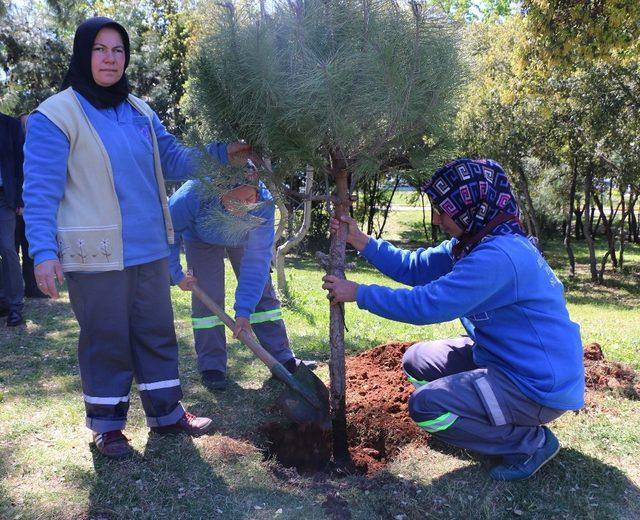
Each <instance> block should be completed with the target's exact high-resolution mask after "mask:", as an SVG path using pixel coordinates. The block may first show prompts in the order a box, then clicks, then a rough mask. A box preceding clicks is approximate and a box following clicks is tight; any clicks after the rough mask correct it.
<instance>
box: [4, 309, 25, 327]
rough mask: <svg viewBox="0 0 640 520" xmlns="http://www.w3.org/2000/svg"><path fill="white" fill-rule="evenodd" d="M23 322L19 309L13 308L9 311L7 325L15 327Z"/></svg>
mask: <svg viewBox="0 0 640 520" xmlns="http://www.w3.org/2000/svg"><path fill="white" fill-rule="evenodd" d="M23 323H24V319H22V313H21V312H20V311H17V310H15V309H14V310H11V311H9V316H7V327H17V326H18V325H22V324H23Z"/></svg>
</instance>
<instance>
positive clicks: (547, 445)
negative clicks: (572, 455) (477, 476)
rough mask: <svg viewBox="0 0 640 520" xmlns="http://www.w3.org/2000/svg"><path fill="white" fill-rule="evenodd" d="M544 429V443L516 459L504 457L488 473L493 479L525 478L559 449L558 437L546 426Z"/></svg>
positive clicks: (512, 479)
mask: <svg viewBox="0 0 640 520" xmlns="http://www.w3.org/2000/svg"><path fill="white" fill-rule="evenodd" d="M542 428H543V429H544V435H545V439H544V444H543V445H542V446H541V447H540V448H538V449H537V450H536V451H535V452H533V455H530V456H522V457H520V458H519V460H518V459H513V460H512V459H506V460H504V461H503V463H502V464H499V465H497V466H496V467H494V468H493V469H491V471H489V475H490V476H491V478H492V479H494V480H504V481H515V480H525V479H527V478H529V477H531V476H533V475H535V473H536V472H537V471H538V470H539V469H540V468H541V467H542V466H544V465H545V464H546V463H547V462H549V461H550V460H551V459H552V458H553V457H555V456H556V455H557V454H558V452H559V451H560V443H559V442H558V438H557V437H556V436H555V435H554V434H553V432H552V431H551V430H550V429H549V428H547V427H546V426H543V427H542Z"/></svg>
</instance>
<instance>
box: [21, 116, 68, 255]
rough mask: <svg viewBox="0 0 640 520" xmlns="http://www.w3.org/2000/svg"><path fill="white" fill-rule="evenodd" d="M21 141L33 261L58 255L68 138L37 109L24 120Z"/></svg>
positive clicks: (25, 198)
mask: <svg viewBox="0 0 640 520" xmlns="http://www.w3.org/2000/svg"><path fill="white" fill-rule="evenodd" d="M27 128H28V132H27V137H26V140H25V145H24V190H23V195H22V197H23V199H24V220H25V223H26V233H27V240H28V241H29V255H30V256H31V257H32V258H33V260H34V263H35V265H38V264H41V263H42V262H44V261H45V260H53V259H57V258H58V243H57V240H56V232H57V229H58V225H57V215H58V206H59V205H60V200H62V197H63V196H64V187H65V183H66V179H67V160H68V158H69V141H68V140H67V137H66V136H65V135H64V134H63V133H62V131H61V130H60V129H59V128H58V127H57V126H56V125H55V124H53V123H52V122H51V121H49V119H47V118H46V117H45V116H44V115H42V114H40V113H39V112H34V113H33V114H32V115H31V116H30V117H29V120H28V123H27Z"/></svg>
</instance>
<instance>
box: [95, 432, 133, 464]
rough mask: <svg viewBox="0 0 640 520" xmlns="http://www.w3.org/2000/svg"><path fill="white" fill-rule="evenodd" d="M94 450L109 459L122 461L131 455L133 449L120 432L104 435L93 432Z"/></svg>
mask: <svg viewBox="0 0 640 520" xmlns="http://www.w3.org/2000/svg"><path fill="white" fill-rule="evenodd" d="M93 443H94V444H95V445H96V449H97V450H98V451H99V452H100V453H101V454H102V455H104V456H105V457H108V458H110V459H124V458H127V457H130V456H131V455H133V448H132V447H131V445H130V444H129V439H127V438H126V437H125V436H124V434H123V433H122V431H121V430H114V431H111V432H106V433H97V432H93Z"/></svg>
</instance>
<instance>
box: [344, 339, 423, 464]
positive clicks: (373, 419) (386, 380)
mask: <svg viewBox="0 0 640 520" xmlns="http://www.w3.org/2000/svg"><path fill="white" fill-rule="evenodd" d="M412 344H413V343H387V344H385V345H379V346H377V347H375V348H373V349H371V350H368V351H366V352H363V353H361V354H359V355H357V356H354V357H350V358H347V435H348V437H349V446H350V452H351V457H352V459H353V461H354V463H355V464H356V466H357V467H358V468H359V469H360V470H361V471H363V472H366V473H374V472H376V471H378V470H379V469H381V468H382V467H383V466H384V465H385V464H386V463H387V462H389V461H390V460H391V459H392V458H393V457H395V456H396V455H397V454H398V452H399V451H400V448H402V447H403V446H406V445H407V444H409V443H412V442H415V441H418V442H422V443H424V442H425V441H426V439H427V437H428V435H427V434H426V433H425V432H424V431H423V430H421V429H420V428H418V426H416V424H415V423H414V422H413V421H412V420H411V418H410V417H409V410H408V404H407V403H408V400H409V396H410V395H411V393H412V392H413V390H414V387H413V385H412V384H411V383H409V382H408V381H407V377H406V376H405V375H404V373H403V371H402V355H403V354H404V352H405V351H406V350H407V348H408V347H409V346H411V345H412Z"/></svg>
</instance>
